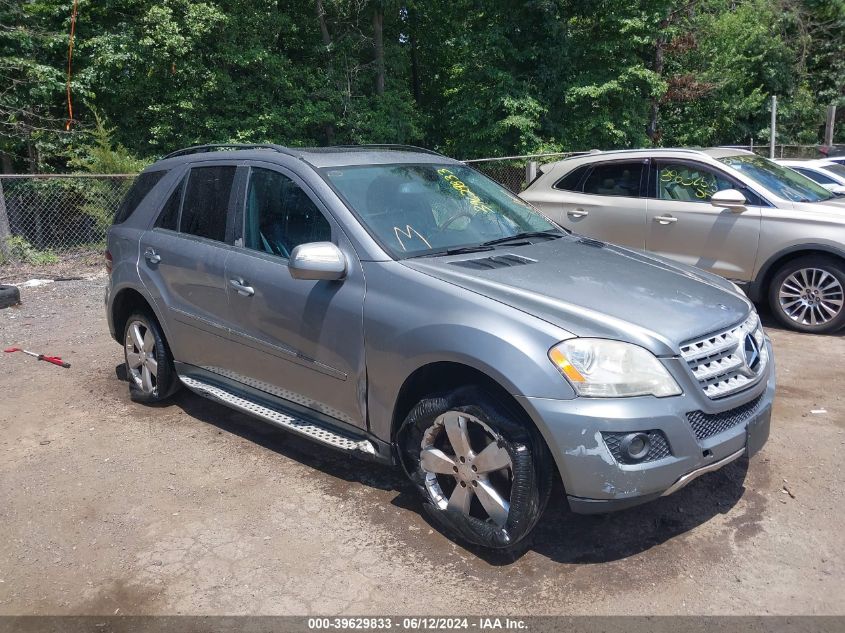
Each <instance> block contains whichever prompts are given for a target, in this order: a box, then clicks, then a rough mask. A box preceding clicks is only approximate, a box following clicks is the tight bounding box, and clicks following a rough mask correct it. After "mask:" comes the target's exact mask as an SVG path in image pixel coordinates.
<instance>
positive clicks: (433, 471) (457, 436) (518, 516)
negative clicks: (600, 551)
mask: <svg viewBox="0 0 845 633" xmlns="http://www.w3.org/2000/svg"><path fill="white" fill-rule="evenodd" d="M521 417H524V416H519V415H518V414H516V413H515V412H514V411H513V410H511V409H510V408H509V407H508V406H506V405H504V404H502V403H501V402H499V401H498V400H497V399H495V398H493V397H492V396H491V395H490V394H488V393H485V392H484V391H482V390H480V389H476V388H463V389H458V390H455V391H452V392H449V393H446V394H444V395H441V396H433V397H430V398H426V399H424V400H421V401H420V402H419V403H418V404H417V405H416V406H415V407H414V408H413V409H412V410H411V412H410V413H409V414H408V416H407V418H406V419H405V423H404V425H403V426H402V428H401V430H400V433H399V437H398V443H399V448H400V450H401V453H402V459H403V465H404V467H405V470H406V472H407V473H408V476H409V477H410V479H411V481H413V482H414V484H415V485H416V486H417V489H418V490H419V492H420V494H421V495H422V497H423V500H424V508H425V510H426V512H427V513H428V514H429V515H430V516H431V518H432V520H433V522H435V523H436V524H437V526H438V527H440V528H441V529H442V530H443V531H444V532H446V533H447V534H449V535H451V536H454V537H457V538H458V539H459V540H463V541H466V542H468V543H472V544H474V545H481V546H483V547H487V548H492V549H510V548H512V547H513V546H514V545H516V544H517V543H518V542H519V541H521V540H522V539H523V538H525V537H526V536H527V535H528V534H529V533H530V532H531V530H532V529H533V528H534V526H535V525H536V523H537V521H538V520H539V518H540V515H541V514H542V512H543V509H544V507H545V505H546V502H547V500H548V497H549V492H550V489H551V468H550V456H549V454H548V449H547V448H546V446H545V444H544V443H543V440H542V438H541V437H540V436H539V434H538V433H537V431H536V429H534V427H533V426H532V425H531V423H530V421H527V420H523V419H521Z"/></svg>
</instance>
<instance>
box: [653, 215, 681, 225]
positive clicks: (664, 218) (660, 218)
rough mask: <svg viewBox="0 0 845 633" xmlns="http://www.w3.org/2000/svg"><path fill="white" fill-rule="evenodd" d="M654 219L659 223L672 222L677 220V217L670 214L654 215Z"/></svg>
mask: <svg viewBox="0 0 845 633" xmlns="http://www.w3.org/2000/svg"><path fill="white" fill-rule="evenodd" d="M654 221H655V222H659V223H660V224H674V223H675V222H677V221H678V218H676V217H673V216H671V215H656V216H654Z"/></svg>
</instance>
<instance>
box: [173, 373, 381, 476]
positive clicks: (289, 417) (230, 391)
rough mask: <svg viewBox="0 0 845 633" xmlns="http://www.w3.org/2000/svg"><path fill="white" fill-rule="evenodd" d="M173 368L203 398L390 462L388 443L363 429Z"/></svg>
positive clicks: (339, 447) (335, 446) (330, 444)
mask: <svg viewBox="0 0 845 633" xmlns="http://www.w3.org/2000/svg"><path fill="white" fill-rule="evenodd" d="M176 371H177V375H178V376H179V380H181V381H182V384H184V385H185V386H186V387H187V388H188V389H190V390H191V391H193V392H194V393H197V394H198V395H201V396H203V397H205V398H209V399H210V400H214V401H216V402H219V403H220V404H223V405H226V406H227V407H230V408H232V409H235V410H237V411H240V412H242V413H246V414H247V415H251V416H252V417H255V418H258V419H260V420H263V421H265V422H268V423H270V424H272V425H274V426H277V427H279V428H281V429H284V430H285V431H289V432H291V433H295V434H296V435H299V436H302V437H305V438H308V439H309V440H312V441H314V442H317V443H318V444H322V445H323V446H328V447H330V448H333V449H335V450H339V451H341V452H344V453H347V454H350V455H353V456H355V457H360V458H362V459H366V460H369V461H376V462H380V463H384V464H394V460H393V451H392V449H391V446H390V444H388V443H386V442H383V441H381V440H379V439H378V438H376V437H373V436H372V435H370V434H369V433H366V432H365V431H363V430H360V429H351V428H349V427H348V425H344V424H343V423H342V422H340V421H337V422H336V423H332V422H329V421H327V420H324V419H320V418H318V417H317V416H315V415H309V414H308V413H307V412H305V411H302V410H301V408H300V407H297V406H296V405H294V404H293V403H287V402H285V401H282V400H281V399H280V398H277V397H276V396H273V395H271V394H266V393H264V392H261V391H258V390H256V389H253V388H251V387H249V386H247V385H240V384H238V385H234V384H232V383H231V382H230V381H227V380H225V379H220V377H219V376H216V375H215V374H212V373H211V372H207V371H203V370H202V369H201V368H199V367H193V366H192V365H186V364H184V363H176Z"/></svg>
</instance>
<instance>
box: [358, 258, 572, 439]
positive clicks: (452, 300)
mask: <svg viewBox="0 0 845 633" xmlns="http://www.w3.org/2000/svg"><path fill="white" fill-rule="evenodd" d="M365 268H366V272H365V274H366V277H367V296H366V299H365V302H364V328H365V338H366V345H367V384H368V397H367V401H368V407H369V421H370V430H371V432H372V433H374V434H375V435H376V436H377V437H379V438H380V439H383V440H385V441H389V440H390V434H391V429H392V423H393V412H394V407H395V404H396V401H397V398H398V396H399V393H400V391H401V388H402V385H403V384H404V383H405V381H406V380H407V379H408V377H410V376H411V375H412V374H413V373H414V372H415V371H417V370H418V369H420V368H421V367H424V366H426V365H429V364H432V363H438V362H451V363H458V364H461V365H464V366H467V367H470V368H472V369H474V370H476V371H479V372H481V373H483V374H484V375H486V376H487V377H489V378H490V379H492V380H494V381H495V382H496V383H498V384H499V385H501V386H502V387H503V388H504V389H505V390H507V391H508V392H509V393H511V394H513V395H515V396H529V397H538V398H556V399H568V398H573V397H574V396H575V393H574V391H573V390H572V387H570V385H569V384H568V383H567V382H566V380H565V379H564V378H563V377H562V376H561V375H560V373H559V372H558V370H557V369H556V368H555V366H554V365H553V364H552V362H551V361H550V360H549V358H548V351H549V349H550V348H551V347H552V346H553V345H555V344H556V343H558V342H560V341H561V340H564V339H566V338H571V337H572V335H571V334H570V333H569V332H566V331H565V330H563V329H561V328H559V327H557V326H555V325H552V324H550V323H548V322H546V321H543V320H542V319H538V318H536V317H533V316H531V315H528V314H525V313H524V312H521V311H519V310H516V309H514V308H511V307H509V306H506V305H504V304H502V303H500V302H498V301H495V300H493V299H490V298H487V297H484V296H482V295H479V294H476V293H473V292H467V291H466V290H463V289H456V288H455V287H454V286H452V285H451V284H448V283H446V282H443V281H440V280H437V279H434V278H432V277H429V276H427V275H424V274H421V273H418V272H416V271H413V270H410V269H408V268H406V267H403V266H401V265H400V264H396V263H395V262H389V263H381V262H366V263H365ZM390 269H392V270H390ZM403 277H404V278H405V279H402V278H403ZM457 386H458V385H456V387H457Z"/></svg>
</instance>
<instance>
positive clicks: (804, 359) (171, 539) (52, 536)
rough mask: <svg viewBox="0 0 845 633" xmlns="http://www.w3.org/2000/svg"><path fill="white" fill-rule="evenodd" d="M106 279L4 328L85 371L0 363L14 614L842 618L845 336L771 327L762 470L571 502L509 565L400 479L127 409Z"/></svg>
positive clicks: (179, 417)
mask: <svg viewBox="0 0 845 633" xmlns="http://www.w3.org/2000/svg"><path fill="white" fill-rule="evenodd" d="M86 275H88V276H89V277H90V276H92V273H91V272H90V271H88V272H86ZM7 281H9V280H7ZM16 281H20V279H18V280H16ZM104 283H105V280H104V278H103V277H102V276H99V277H97V278H91V279H84V280H74V281H63V282H56V283H52V284H49V285H44V286H41V287H36V288H25V289H23V290H22V296H23V302H24V303H23V305H22V306H21V307H19V308H9V309H6V310H2V311H0V343H2V345H3V347H6V346H8V345H13V344H14V345H21V346H24V347H27V348H28V349H33V350H38V351H44V352H50V353H53V354H58V355H61V356H63V357H64V358H65V360H67V361H69V362H71V363H72V365H73V366H72V368H71V369H68V370H64V369H61V368H58V367H54V366H52V365H48V364H46V363H41V362H36V361H34V360H33V359H31V358H28V357H25V356H23V355H22V354H0V432H1V433H2V434H1V435H0V454H1V455H2V457H0V537H2V538H0V614H97V615H101V614H102V615H105V614H114V613H120V614H332V615H335V614H359V615H362V614H396V615H399V614H450V615H456V614H477V615H490V614H498V615H506V614H507V615H511V614H522V615H526V614H538V615H539V614H598V613H601V614H625V613H629V614H675V613H679V614H714V615H718V614H769V613H772V614H845V603H843V601H842V596H843V595H845V530H843V524H844V523H845V509H843V508H845V506H844V505H843V501H845V499H843V488H845V475H844V474H843V469H842V458H843V454H845V401H844V400H843V395H842V393H843V392H842V384H843V381H844V380H845V366H843V362H842V359H843V355H845V337H842V336H832V337H828V336H815V337H814V336H805V335H799V334H795V333H791V332H787V331H783V330H781V329H778V328H776V327H774V326H772V325H771V323H769V326H768V331H769V333H770V335H771V336H772V338H773V339H774V343H775V351H776V359H777V363H778V367H777V369H778V380H779V392H778V397H777V401H776V404H775V410H774V417H773V427H772V435H771V438H770V440H769V443H768V444H767V445H766V447H765V449H764V450H763V451H762V452H761V453H760V454H758V455H757V456H755V457H754V458H753V459H752V460H751V461H750V463H748V462H747V461H745V460H743V461H741V462H738V463H735V464H733V465H731V466H729V467H727V468H725V469H723V470H722V471H720V472H717V473H713V474H710V475H707V476H704V477H702V478H700V479H699V480H697V481H696V482H694V483H693V484H691V485H690V486H689V487H687V488H686V489H684V490H682V491H680V492H679V493H677V494H675V495H673V496H671V497H667V498H663V499H661V500H659V501H656V502H654V503H651V504H649V505H646V506H641V507H639V508H634V509H631V510H628V511H625V512H622V513H618V514H612V515H606V516H576V515H572V514H570V513H569V512H568V511H567V510H566V507H565V503H564V502H562V501H561V500H560V499H557V500H556V501H553V503H552V504H551V506H550V508H549V510H548V511H547V513H546V515H545V517H544V519H543V520H542V521H541V524H540V525H539V527H538V530H537V534H536V538H535V542H534V545H533V546H532V548H531V549H530V550H529V551H527V552H526V553H525V554H524V555H522V556H521V557H519V558H518V559H516V560H511V559H507V558H501V557H497V556H490V555H486V554H484V553H481V552H477V551H470V550H467V549H465V548H463V547H460V546H458V545H455V544H453V543H451V542H450V541H448V540H447V539H446V538H445V537H444V536H442V535H441V534H440V533H438V532H436V531H434V530H433V529H432V528H431V526H430V525H429V524H428V523H427V522H426V520H425V519H424V517H423V515H422V514H421V513H420V506H419V503H418V501H417V498H416V496H415V494H414V491H413V490H412V489H410V488H409V487H408V485H406V484H405V483H404V481H403V478H402V476H401V474H400V472H398V471H396V470H392V469H389V468H385V467H380V466H374V465H370V464H367V463H363V462H357V461H354V460H351V459H350V458H347V457H345V456H342V455H340V454H337V453H334V452H331V451H330V450H328V449H323V448H320V447H317V446H315V445H312V444H310V443H308V442H306V441H304V440H300V439H298V438H295V437H292V436H290V435H288V434H285V433H284V432H282V431H279V430H276V429H274V428H272V427H268V426H264V425H262V424H261V423H260V422H257V421H253V420H252V419H250V418H248V417H246V416H244V415H241V414H239V413H235V412H233V411H230V410H228V409H226V408H224V407H222V406H219V405H217V404H214V403H212V402H209V401H207V400H204V399H202V398H200V397H199V396H196V395H193V394H191V393H189V392H186V391H182V392H181V393H180V394H179V395H178V396H177V397H176V398H175V399H174V401H173V402H172V404H169V405H167V406H160V407H147V406H142V405H138V404H134V403H132V402H131V401H130V400H129V398H128V395H127V387H126V383H125V382H123V381H122V380H121V379H120V375H121V373H120V371H119V370H120V367H121V363H122V352H121V348H120V346H119V345H117V344H116V343H114V342H113V341H112V340H111V339H110V338H109V336H108V333H107V327H106V322H105V316H104V311H103V306H102V297H103V286H104ZM821 410H823V411H824V412H820V411H821Z"/></svg>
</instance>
